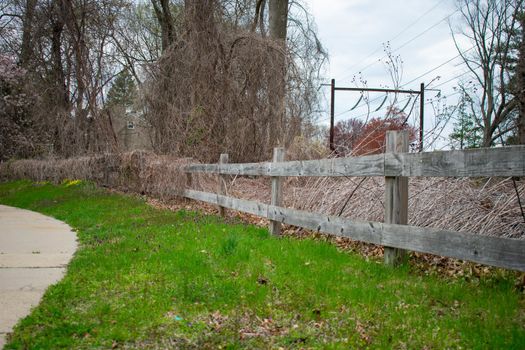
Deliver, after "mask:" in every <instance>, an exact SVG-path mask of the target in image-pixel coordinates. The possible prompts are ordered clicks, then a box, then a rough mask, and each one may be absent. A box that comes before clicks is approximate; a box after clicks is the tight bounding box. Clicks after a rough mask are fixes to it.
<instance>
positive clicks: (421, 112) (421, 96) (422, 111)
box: [419, 83, 425, 152]
mask: <svg viewBox="0 0 525 350" xmlns="http://www.w3.org/2000/svg"><path fill="white" fill-rule="evenodd" d="M424 122H425V83H421V90H420V93H419V152H423V124H424Z"/></svg>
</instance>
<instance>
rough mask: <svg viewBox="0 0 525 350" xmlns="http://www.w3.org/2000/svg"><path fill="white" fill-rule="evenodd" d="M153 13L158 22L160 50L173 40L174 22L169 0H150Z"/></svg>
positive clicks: (164, 48)
mask: <svg viewBox="0 0 525 350" xmlns="http://www.w3.org/2000/svg"><path fill="white" fill-rule="evenodd" d="M151 4H152V5H153V9H154V10H155V15H156V16H157V20H158V21H159V24H160V29H161V36H162V52H164V51H166V50H167V49H168V47H169V46H170V45H171V43H173V42H174V41H175V22H174V20H173V14H172V13H171V6H170V0H151Z"/></svg>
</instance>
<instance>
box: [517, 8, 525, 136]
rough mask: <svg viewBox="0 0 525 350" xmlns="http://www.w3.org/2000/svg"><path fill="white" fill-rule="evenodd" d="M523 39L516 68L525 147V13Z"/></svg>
mask: <svg viewBox="0 0 525 350" xmlns="http://www.w3.org/2000/svg"><path fill="white" fill-rule="evenodd" d="M520 26H521V38H520V46H519V49H518V64H517V66H516V95H517V96H516V97H517V98H518V108H519V116H518V142H519V144H520V145H525V13H522V14H521V15H520Z"/></svg>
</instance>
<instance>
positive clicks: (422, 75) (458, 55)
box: [401, 46, 474, 86]
mask: <svg viewBox="0 0 525 350" xmlns="http://www.w3.org/2000/svg"><path fill="white" fill-rule="evenodd" d="M472 49H474V46H472V47H471V48H470V49H467V50H465V51H463V52H461V53H459V54H457V55H456V56H454V57H452V58H451V59H448V60H446V61H445V62H443V63H441V64H440V65H438V66H436V67H434V68H432V69H430V70H428V71H426V72H424V73H423V74H421V75H418V76H417V77H415V78H414V79H412V80H410V81H409V82H407V83H405V84H403V85H401V86H407V85H408V84H410V83H413V82H415V81H416V80H419V79H420V78H422V77H424V76H425V75H428V74H430V73H432V72H434V71H436V70H437V69H439V68H441V67H443V66H444V65H446V64H448V63H450V62H452V61H454V60H455V59H457V58H459V57H461V56H462V55H464V54H465V53H467V52H469V51H470V50H472Z"/></svg>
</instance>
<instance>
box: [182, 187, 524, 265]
mask: <svg viewBox="0 0 525 350" xmlns="http://www.w3.org/2000/svg"><path fill="white" fill-rule="evenodd" d="M185 197H187V198H191V199H194V200H199V201H203V202H207V203H210V204H214V205H218V206H221V207H225V208H229V209H233V210H237V211H241V212H245V213H249V214H253V215H256V216H260V217H264V218H267V219H269V220H274V221H279V222H281V223H283V224H289V225H293V226H298V227H302V228H305V229H309V230H312V231H317V232H323V233H327V234H330V235H335V236H342V237H348V238H351V239H354V240H358V241H363V242H367V243H373V244H377V245H385V246H389V247H395V248H401V249H407V250H413V251H417V252H421V253H430V254H436V255H441V256H448V257H452V258H458V259H463V260H470V261H474V262H477V263H481V264H486V265H492V266H498V267H503V268H507V269H513V270H520V271H525V240H519V239H512V238H501V237H491V236H482V235H477V234H470V233H464V232H455V231H447V230H440V229H433V228H424V227H417V226H408V225H395V224H385V223H381V222H373V221H355V220H349V219H345V218H341V217H336V216H327V215H323V214H316V213H311V212H307V211H302V210H296V209H289V208H284V207H277V206H273V205H268V204H264V203H260V202H255V201H248V200H244V199H237V198H232V197H227V196H222V195H217V194H213V193H207V192H200V191H194V190H186V192H185Z"/></svg>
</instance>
